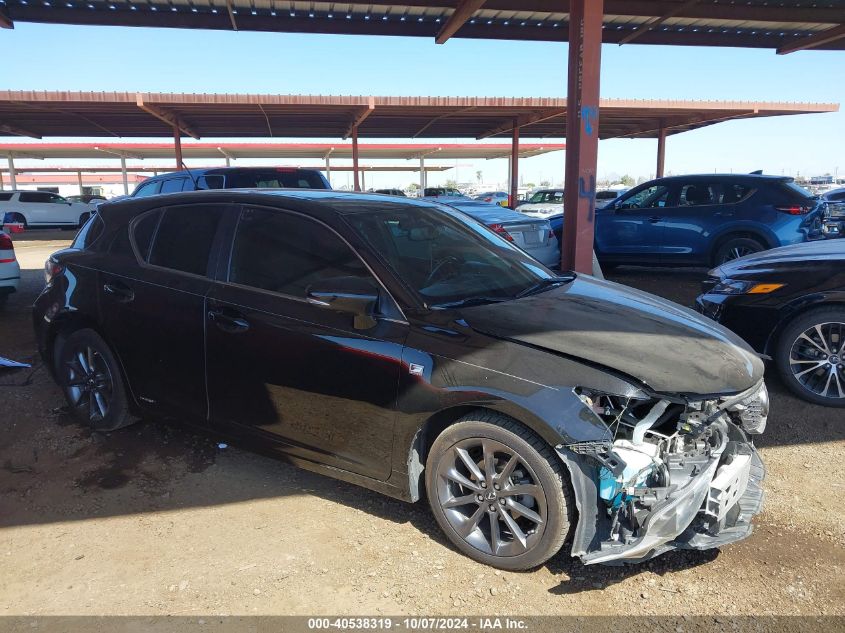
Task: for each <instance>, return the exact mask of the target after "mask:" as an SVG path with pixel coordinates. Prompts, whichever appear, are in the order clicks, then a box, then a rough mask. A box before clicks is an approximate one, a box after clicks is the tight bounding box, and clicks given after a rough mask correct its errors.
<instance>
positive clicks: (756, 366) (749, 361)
mask: <svg viewBox="0 0 845 633" xmlns="http://www.w3.org/2000/svg"><path fill="white" fill-rule="evenodd" d="M461 315H462V316H463V318H464V319H465V320H466V322H467V323H468V324H469V326H470V327H471V328H473V329H475V330H477V331H479V332H482V333H485V334H488V335H491V336H495V337H497V338H506V339H511V340H515V341H519V342H522V343H526V344H530V345H532V346H535V347H540V348H544V349H547V350H549V351H553V352H558V353H561V354H564V355H566V356H569V357H574V358H579V359H582V360H585V361H588V362H590V363H595V364H598V365H602V366H604V367H607V368H610V369H614V370H616V371H619V372H622V373H624V374H627V375H628V376H631V377H633V378H636V379H638V380H639V381H641V382H643V383H645V384H646V385H648V386H649V387H650V388H651V389H653V390H654V391H657V392H663V393H668V394H685V395H691V396H696V395H698V396H703V395H708V396H709V395H728V394H734V393H738V392H741V391H745V390H746V389H750V388H751V387H753V386H754V385H755V384H756V383H758V382H759V381H760V380H761V379H762V378H763V362H762V360H760V358H759V356H758V355H757V354H756V353H755V352H754V350H752V349H751V348H750V347H749V346H748V345H747V344H746V343H745V342H744V341H743V340H742V339H741V338H739V337H738V336H736V335H735V334H733V333H732V332H730V331H728V330H726V329H725V328H723V327H722V326H720V325H718V324H716V323H714V322H713V321H711V320H709V319H707V318H706V317H702V316H701V315H699V314H697V313H695V312H693V311H692V310H688V309H686V308H684V307H681V306H680V305H678V304H676V303H672V302H671V301H666V300H664V299H660V298H659V297H655V296H654V295H650V294H648V293H645V292H640V291H638V290H634V289H632V288H628V287H626V286H622V285H619V284H614V283H611V282H607V281H601V280H598V279H594V278H592V277H588V276H579V277H578V278H576V279H575V280H574V281H572V282H570V283H567V284H564V285H562V286H560V287H558V288H554V289H551V290H547V291H545V292H542V293H540V294H537V295H533V296H529V297H525V298H523V299H518V300H515V301H507V302H503V303H494V304H489V305H482V306H476V307H470V308H462V309H461ZM585 386H589V385H585Z"/></svg>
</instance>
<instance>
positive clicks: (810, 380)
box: [696, 240, 845, 407]
mask: <svg viewBox="0 0 845 633" xmlns="http://www.w3.org/2000/svg"><path fill="white" fill-rule="evenodd" d="M843 264H845V242H843V241H841V240H832V241H825V242H811V243H807V244H798V245H795V246H786V247H784V248H778V249H775V250H771V251H767V252H765V253H760V254H757V255H751V256H749V257H743V258H742V259H738V260H736V261H732V262H728V263H727V264H724V265H722V266H720V267H718V268H716V269H714V270H712V271H710V274H709V278H708V279H707V281H705V282H704V293H703V294H702V295H701V296H699V297H698V299H697V301H696V305H697V307H698V310H699V311H700V312H702V313H704V314H706V315H707V316H709V317H711V318H712V319H714V320H716V321H718V322H719V323H721V324H722V325H725V326H727V327H728V328H730V329H731V330H733V331H734V332H736V333H737V334H739V335H740V336H742V337H743V338H744V339H745V340H746V341H748V342H749V343H750V344H751V346H752V347H754V348H755V349H756V350H757V351H759V352H761V353H763V354H767V355H769V356H771V357H772V358H773V359H774V361H775V363H776V364H777V367H778V370H779V371H780V373H781V376H782V377H783V380H784V382H785V383H786V385H787V386H788V387H789V388H790V389H791V390H792V391H793V392H795V393H796V394H797V395H798V396H800V397H802V398H804V399H805V400H809V401H810V402H814V403H816V404H822V405H826V406H832V407H843V406H845V349H843V341H845V266H843Z"/></svg>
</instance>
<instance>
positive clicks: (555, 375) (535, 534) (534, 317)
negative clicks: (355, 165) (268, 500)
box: [33, 189, 768, 569]
mask: <svg viewBox="0 0 845 633" xmlns="http://www.w3.org/2000/svg"><path fill="white" fill-rule="evenodd" d="M45 275H46V278H47V286H46V287H45V289H44V291H43V293H42V294H41V296H39V298H38V300H37V301H36V303H35V306H34V312H33V316H34V322H35V328H36V331H37V332H38V340H39V347H40V349H41V352H42V354H43V357H44V360H45V361H46V362H47V364H48V366H49V367H50V368H51V370H52V372H53V375H54V377H55V378H56V380H57V381H58V383H59V385H60V386H61V387H62V389H63V391H64V394H65V397H66V398H67V400H68V403H69V405H70V407H71V411H72V412H73V414H74V415H75V416H76V417H77V418H78V419H79V420H80V421H82V422H85V423H88V424H90V425H91V426H92V427H93V428H95V429H98V430H100V431H114V430H117V429H118V428H120V427H121V426H124V425H126V424H128V423H130V422H132V421H133V420H135V419H136V418H137V417H138V416H144V417H150V418H170V419H179V420H183V421H185V422H187V423H190V424H194V425H196V426H198V427H199V428H201V429H204V430H210V431H212V432H214V433H215V434H217V435H218V436H225V437H231V438H234V439H236V440H239V441H242V442H244V443H249V444H252V445H254V446H257V447H258V448H259V449H260V450H262V451H265V452H271V453H273V454H275V455H278V456H279V457H281V458H283V459H288V460H290V461H292V462H293V463H295V464H298V465H300V466H302V467H304V468H310V469H312V470H316V471H318V472H321V473H324V474H327V475H330V476H333V477H337V478H340V479H343V480H346V481H351V482H354V483H358V484H360V485H363V486H367V487H369V488H372V489H374V490H379V491H381V492H384V493H386V494H389V495H393V496H395V497H399V498H401V499H406V500H408V501H416V500H418V499H420V498H422V497H424V496H427V497H428V500H429V503H430V504H431V508H432V510H433V512H434V516H435V518H436V519H437V522H438V523H439V524H440V526H441V527H442V528H443V530H444V532H445V534H446V535H447V536H448V537H449V539H451V540H452V542H453V543H454V544H455V545H456V547H457V548H458V549H460V550H461V551H462V552H464V553H466V554H468V555H469V556H471V557H473V558H474V559H476V560H479V561H482V562H485V563H488V564H491V565H495V566H497V567H502V568H505V569H528V568H531V567H535V566H537V565H539V564H541V563H543V562H545V561H546V560H548V559H549V558H550V557H551V556H552V555H554V554H555V553H556V552H557V551H558V550H559V549H560V548H561V546H562V545H563V543H564V541H565V540H566V539H567V535H569V534H570V533H571V540H570V542H571V543H572V546H571V553H572V555H574V556H579V557H581V559H582V560H583V561H584V562H586V563H605V562H614V561H628V562H635V561H640V560H645V559H648V558H651V557H653V556H656V555H658V554H660V553H662V552H665V551H667V550H670V549H678V548H682V549H707V548H712V547H721V546H723V545H725V544H727V543H730V542H733V541H736V540H739V539H741V538H743V537H745V536H747V535H748V534H749V533H750V531H751V524H750V520H751V517H752V516H753V515H754V514H756V513H757V512H758V511H759V510H760V507H761V504H762V493H761V490H760V482H761V480H762V478H763V474H764V470H763V466H762V463H761V462H760V459H759V457H758V456H757V454H756V452H755V450H754V447H753V445H752V444H751V443H750V442H749V440H748V437H747V434H749V433H750V434H759V433H762V431H763V429H764V427H765V425H766V417H767V414H768V392H767V391H766V386H765V384H764V382H763V369H764V367H763V363H762V362H761V361H760V359H759V358H758V357H757V355H756V354H755V353H754V351H753V350H752V349H751V348H749V347H748V346H747V345H746V344H745V343H744V342H743V341H742V340H741V339H740V338H739V337H738V336H736V335H735V334H733V333H731V332H729V331H727V330H725V329H724V328H722V327H719V326H718V325H716V324H715V323H713V322H712V321H710V320H709V319H705V318H703V317H701V316H700V315H698V314H696V313H694V312H693V311H691V310H686V309H684V308H682V307H680V306H677V305H674V304H672V303H669V302H668V301H664V300H661V299H658V298H657V297H653V296H650V295H647V294H645V293H641V292H638V291H636V290H633V289H630V288H625V287H623V286H617V285H615V284H612V283H609V282H605V281H600V280H598V279H595V278H593V277H590V276H587V275H583V276H579V275H576V274H574V273H566V274H563V275H557V274H555V273H552V272H551V271H549V270H548V269H546V268H544V267H543V265H542V264H540V263H539V262H537V261H536V260H534V259H532V258H530V257H529V256H528V255H526V254H525V252H523V251H522V250H521V249H519V248H517V247H516V246H515V245H514V244H513V243H512V242H510V241H508V240H507V239H505V238H504V237H503V236H502V235H501V234H499V233H497V232H495V231H493V230H491V229H489V228H487V227H486V226H484V225H483V224H481V223H479V222H478V221H476V220H474V219H472V218H470V217H469V216H467V215H465V214H463V213H461V212H459V211H457V210H455V209H452V208H451V207H448V206H445V205H441V204H436V203H434V202H429V201H424V200H405V199H401V198H388V197H385V196H377V195H369V196H367V195H351V194H343V193H340V192H335V191H318V190H306V189H301V190H275V191H272V192H266V193H265V192H257V191H233V190H219V191H197V192H192V193H178V194H171V195H160V196H150V197H141V198H134V199H131V200H125V201H122V202H117V203H106V204H104V205H103V206H102V208H101V209H100V212H99V213H98V214H97V215H96V216H94V218H92V219H91V221H90V222H88V223H87V224H86V225H85V227H84V228H83V229H82V230H81V231H80V233H79V234H78V235H77V238H76V240H75V241H74V243H73V246H72V247H71V248H68V249H65V250H62V251H59V252H58V253H54V254H53V255H52V256H51V258H50V260H49V261H48V262H47V266H46V269H45ZM714 367H718V370H714V369H713V368H714ZM336 528H337V530H338V531H340V530H342V529H343V527H342V526H336Z"/></svg>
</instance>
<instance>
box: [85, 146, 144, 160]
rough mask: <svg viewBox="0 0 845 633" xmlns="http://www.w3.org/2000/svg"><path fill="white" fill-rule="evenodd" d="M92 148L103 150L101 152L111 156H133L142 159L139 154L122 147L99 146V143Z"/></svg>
mask: <svg viewBox="0 0 845 633" xmlns="http://www.w3.org/2000/svg"><path fill="white" fill-rule="evenodd" d="M94 150H96V151H98V152H103V154H111V155H112V156H117V157H118V158H134V159H136V160H144V157H143V156H141V155H140V154H133V153H131V152H127V151H125V150H122V149H115V148H111V147H100V146H99V145H97V146H95V147H94Z"/></svg>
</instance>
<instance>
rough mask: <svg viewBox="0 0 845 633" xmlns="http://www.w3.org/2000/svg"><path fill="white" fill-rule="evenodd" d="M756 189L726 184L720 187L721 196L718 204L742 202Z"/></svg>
mask: <svg viewBox="0 0 845 633" xmlns="http://www.w3.org/2000/svg"><path fill="white" fill-rule="evenodd" d="M755 191H757V190H756V189H752V188H751V187H749V186H748V185H740V184H737V183H732V182H728V183H725V184H723V185H722V195H721V199H720V200H719V202H720V203H721V204H734V203H736V202H742V201H743V200H745V199H746V198H748V197H750V196H751V194H753V193H754V192H755Z"/></svg>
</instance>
